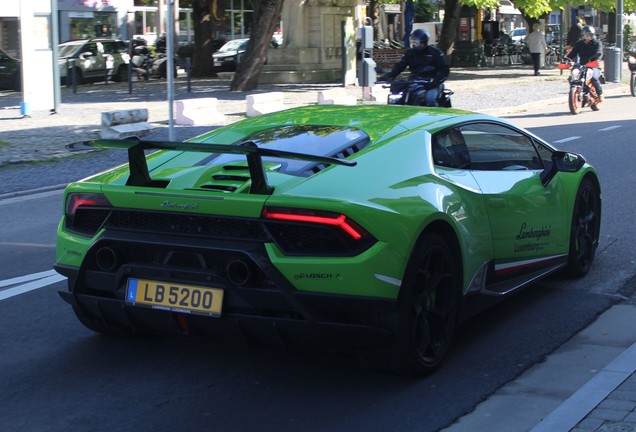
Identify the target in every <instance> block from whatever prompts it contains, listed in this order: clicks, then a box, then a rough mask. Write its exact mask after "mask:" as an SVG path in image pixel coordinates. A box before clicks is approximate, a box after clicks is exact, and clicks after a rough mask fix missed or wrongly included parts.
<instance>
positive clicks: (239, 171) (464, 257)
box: [55, 105, 601, 374]
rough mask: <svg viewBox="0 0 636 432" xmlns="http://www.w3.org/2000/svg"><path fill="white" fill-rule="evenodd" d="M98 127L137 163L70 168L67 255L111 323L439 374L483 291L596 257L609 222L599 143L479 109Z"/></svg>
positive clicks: (321, 112) (98, 314)
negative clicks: (130, 131) (597, 162)
mask: <svg viewBox="0 0 636 432" xmlns="http://www.w3.org/2000/svg"><path fill="white" fill-rule="evenodd" d="M93 145H94V146H95V147H100V148H120V149H126V150H127V151H128V158H129V163H128V164H125V165H123V166H120V167H117V168H114V169H112V170H110V171H106V172H103V173H100V174H97V175H95V176H92V177H89V178H86V179H84V180H81V181H78V182H76V183H72V184H70V185H68V187H67V188H66V191H65V194H64V215H63V216H62V219H61V222H60V224H59V230H58V241H57V252H56V261H57V262H56V265H55V268H56V269H57V271H58V272H59V273H61V274H63V275H65V276H67V277H68V291H62V292H60V295H61V296H62V298H63V299H64V300H65V301H67V302H68V303H70V304H71V306H72V307H73V310H74V312H75V314H76V315H77V317H78V318H79V320H80V321H81V322H82V323H83V324H84V325H85V326H86V327H88V328H89V329H91V330H94V331H96V332H100V333H105V334H111V335H113V334H114V335H127V334H147V333H155V332H171V331H175V332H181V333H185V334H189V333H207V334H212V335H216V337H219V338H220V337H224V336H226V337H230V338H232V339H241V340H242V341H245V342H256V343H259V344H263V343H264V344H281V345H287V344H294V345H296V344H303V343H311V344H313V345H315V346H319V347H324V348H327V349H343V348H346V349H348V350H351V351H353V352H355V353H356V354H357V356H358V357H359V359H360V360H361V361H362V362H363V363H365V364H366V365H367V366H369V367H373V368H376V369H382V370H388V371H394V372H400V373H414V374H421V373H427V372H430V371H432V370H434V369H435V368H436V367H437V366H438V365H439V364H440V362H441V361H442V359H443V358H444V356H445V354H446V353H447V351H448V347H449V344H450V342H451V338H452V335H453V332H454V330H455V328H456V324H457V323H458V321H459V320H460V319H461V316H462V312H463V310H462V307H463V306H465V305H466V302H467V301H468V300H469V299H471V298H472V299H474V298H477V297H476V296H491V297H497V296H498V297H503V296H506V295H508V294H510V293H512V292H514V291H516V290H519V289H521V288H523V287H525V286H527V285H529V284H531V283H533V282H535V281H537V280H538V279H540V278H542V277H545V276H547V275H549V274H551V273H553V272H555V271H557V270H563V271H567V272H568V273H569V274H571V275H573V276H582V275H585V274H586V273H587V272H588V271H589V270H590V267H591V265H592V261H593V259H594V254H595V251H596V248H597V244H598V239H599V226H600V217H601V196H600V185H599V179H598V176H597V173H596V171H595V169H594V168H593V167H592V166H590V165H589V164H588V163H586V161H585V159H583V157H581V156H580V155H577V154H574V153H568V152H563V151H558V150H557V149H556V148H554V147H553V146H551V145H550V144H548V143H546V142H545V141H542V140H541V139H539V138H538V137H536V136H534V135H533V134H531V133H529V132H527V131H525V130H523V129H520V128H518V127H515V126H514V125H512V124H510V123H508V122H507V121H505V120H502V119H499V118H496V117H492V116H487V115H482V114H475V113H471V112H467V111H460V110H452V109H443V108H421V107H410V106H386V105H364V106H363V105H360V106H355V107H351V106H346V107H345V106H325V105H322V106H318V105H316V106H307V107H302V108H294V109H289V110H286V111H282V112H278V113H273V114H267V115H263V116H259V117H253V118H248V119H245V120H242V121H239V122H237V123H234V124H231V125H228V126H225V127H222V128H219V129H216V130H214V131H212V132H209V133H207V134H205V135H202V136H199V137H197V138H195V139H193V140H191V141H189V142H162V141H144V140H140V139H130V140H100V141H95V142H93ZM479 298H481V299H483V297H479Z"/></svg>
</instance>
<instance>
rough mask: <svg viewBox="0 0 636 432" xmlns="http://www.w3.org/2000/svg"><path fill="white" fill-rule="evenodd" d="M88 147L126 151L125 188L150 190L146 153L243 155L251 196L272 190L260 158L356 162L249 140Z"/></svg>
mask: <svg viewBox="0 0 636 432" xmlns="http://www.w3.org/2000/svg"><path fill="white" fill-rule="evenodd" d="M90 146H92V147H95V148H114V149H127V150H128V165H129V170H130V176H129V177H128V180H127V181H126V186H147V187H152V185H153V181H152V179H151V178H150V173H149V171H148V164H147V162H146V154H145V153H144V151H145V150H175V151H190V152H205V153H229V154H242V155H245V157H246V159H247V166H248V169H249V172H250V177H251V179H252V184H251V187H250V193H253V194H270V193H271V192H272V187H271V186H269V184H268V183H267V175H266V174H265V167H264V166H263V157H264V156H265V157H267V156H269V157H277V158H283V159H295V160H303V161H310V162H317V163H320V164H325V165H343V166H348V167H352V166H355V165H356V164H357V162H354V161H349V160H346V159H340V158H335V157H328V156H316V155H311V154H306V153H296V152H288V151H282V150H273V149H265V148H261V147H258V146H257V145H256V143H254V142H252V141H245V142H242V143H240V144H235V145H230V144H204V143H193V142H180V141H148V140H141V139H139V138H132V139H125V140H114V139H101V140H95V141H91V142H90Z"/></svg>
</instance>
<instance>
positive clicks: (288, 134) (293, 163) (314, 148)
mask: <svg viewBox="0 0 636 432" xmlns="http://www.w3.org/2000/svg"><path fill="white" fill-rule="evenodd" d="M246 141H252V142H254V143H255V144H256V145H257V146H258V147H262V148H268V149H272V150H282V151H288V152H294V153H305V154H310V155H314V156H328V157H338V158H346V157H347V156H350V155H352V154H354V153H357V152H359V151H360V150H362V149H363V148H364V147H366V146H367V144H368V143H369V136H368V135H367V134H365V133H364V132H362V131H361V130H359V129H354V128H346V127H340V126H310V125H297V126H283V127H277V128H273V129H268V130H265V131H261V132H257V133H255V134H253V135H251V136H249V137H247V138H246V139H244V140H241V141H240V142H235V143H234V145H238V144H241V143H242V142H246ZM234 161H241V162H243V161H245V157H244V156H241V155H234V154H220V155H219V154H214V155H212V156H210V157H209V158H206V159H205V160H204V161H202V162H201V163H200V165H207V164H225V163H229V162H234ZM263 161H264V162H266V163H278V164H280V168H279V171H280V172H284V173H286V174H294V175H300V176H309V175H311V174H312V173H314V172H317V171H319V170H320V168H321V167H320V165H321V164H317V163H316V162H308V161H303V160H293V159H283V158H272V157H265V158H263Z"/></svg>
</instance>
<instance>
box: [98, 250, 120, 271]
mask: <svg viewBox="0 0 636 432" xmlns="http://www.w3.org/2000/svg"><path fill="white" fill-rule="evenodd" d="M95 261H96V263H97V267H98V268H99V269H100V270H101V271H104V272H110V271H113V270H114V269H115V268H116V267H117V264H118V263H119V258H118V257H117V252H115V250H114V249H112V248H110V247H102V248H99V249H98V250H97V254H95Z"/></svg>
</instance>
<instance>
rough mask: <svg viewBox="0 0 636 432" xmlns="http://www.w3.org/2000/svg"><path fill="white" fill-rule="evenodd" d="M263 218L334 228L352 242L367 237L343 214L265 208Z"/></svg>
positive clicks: (361, 229) (362, 230)
mask: <svg viewBox="0 0 636 432" xmlns="http://www.w3.org/2000/svg"><path fill="white" fill-rule="evenodd" d="M263 217H265V218H267V219H276V220H285V221H292V222H305V223H311V224H318V225H331V226H336V227H338V228H340V229H341V230H343V231H344V232H345V233H347V234H348V235H349V236H351V237H352V238H353V239H354V240H359V239H361V238H362V237H365V236H368V235H369V233H368V232H366V231H365V230H364V228H362V227H360V226H359V225H358V224H356V223H355V222H353V221H352V220H351V219H349V218H348V217H346V216H345V215H343V214H337V213H328V212H314V211H311V210H305V209H281V208H276V209H274V208H270V209H267V208H265V209H264V210H263Z"/></svg>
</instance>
